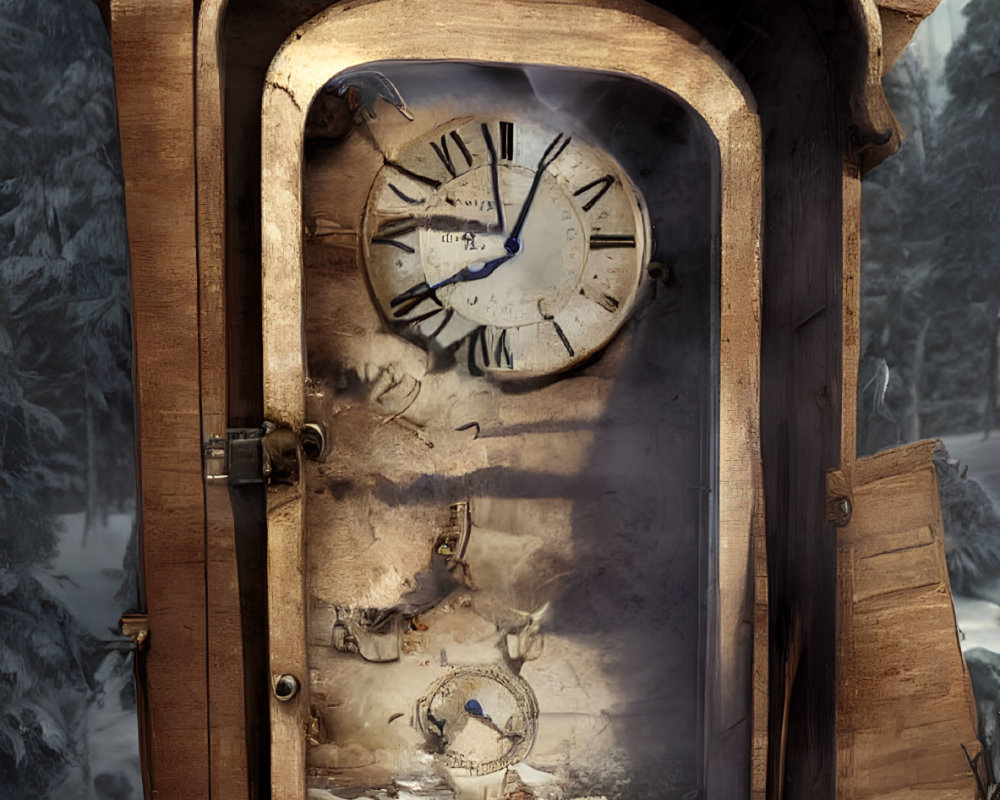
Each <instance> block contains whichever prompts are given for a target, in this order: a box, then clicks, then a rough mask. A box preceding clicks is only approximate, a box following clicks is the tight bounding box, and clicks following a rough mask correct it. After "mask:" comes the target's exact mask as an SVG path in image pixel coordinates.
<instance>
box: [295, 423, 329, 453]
mask: <svg viewBox="0 0 1000 800" xmlns="http://www.w3.org/2000/svg"><path fill="white" fill-rule="evenodd" d="M299 437H300V441H301V443H302V452H303V453H305V455H306V458H308V459H310V460H312V461H318V460H319V459H320V458H321V457H322V456H323V454H324V451H325V450H326V436H325V434H324V433H323V428H322V427H321V426H319V425H317V424H316V423H314V422H309V423H306V425H305V426H304V427H303V428H302V432H301V433H300V434H299Z"/></svg>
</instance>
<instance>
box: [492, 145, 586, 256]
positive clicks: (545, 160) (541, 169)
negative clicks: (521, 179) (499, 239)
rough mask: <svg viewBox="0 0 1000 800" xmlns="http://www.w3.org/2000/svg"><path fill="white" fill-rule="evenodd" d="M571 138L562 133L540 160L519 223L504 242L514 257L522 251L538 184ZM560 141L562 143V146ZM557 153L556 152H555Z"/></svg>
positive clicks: (518, 219)
mask: <svg viewBox="0 0 1000 800" xmlns="http://www.w3.org/2000/svg"><path fill="white" fill-rule="evenodd" d="M570 139H571V137H569V136H567V137H566V138H565V139H563V135H562V134H561V133H560V134H558V135H557V136H556V138H555V139H553V140H552V141H551V142H550V143H549V146H548V147H546V148H545V152H544V153H542V157H541V158H540V159H538V167H537V168H536V170H535V178H534V180H532V182H531V188H530V189H528V196H527V197H525V198H524V203H523V204H522V206H521V211H520V212H519V213H518V215H517V221H516V222H515V223H514V227H513V229H511V232H510V236H508V237H507V241H506V242H504V249H505V250H506V251H507V252H508V253H510V254H511V255H513V254H514V253H516V252H517V251H518V250H520V249H521V228H523V227H524V221H525V220H526V219H527V218H528V209H530V208H531V201H532V200H534V199H535V192H536V191H537V190H538V184H539V183H540V182H541V180H542V175H543V174H544V173H545V170H546V169H548V168H549V166H550V165H551V164H552V163H553V162H554V161H555V160H556V159H557V158H559V156H561V155H562V151H563V150H565V149H566V146H567V145H568V144H569V143H570ZM560 141H561V142H562V143H561V144H560ZM553 151H555V152H553Z"/></svg>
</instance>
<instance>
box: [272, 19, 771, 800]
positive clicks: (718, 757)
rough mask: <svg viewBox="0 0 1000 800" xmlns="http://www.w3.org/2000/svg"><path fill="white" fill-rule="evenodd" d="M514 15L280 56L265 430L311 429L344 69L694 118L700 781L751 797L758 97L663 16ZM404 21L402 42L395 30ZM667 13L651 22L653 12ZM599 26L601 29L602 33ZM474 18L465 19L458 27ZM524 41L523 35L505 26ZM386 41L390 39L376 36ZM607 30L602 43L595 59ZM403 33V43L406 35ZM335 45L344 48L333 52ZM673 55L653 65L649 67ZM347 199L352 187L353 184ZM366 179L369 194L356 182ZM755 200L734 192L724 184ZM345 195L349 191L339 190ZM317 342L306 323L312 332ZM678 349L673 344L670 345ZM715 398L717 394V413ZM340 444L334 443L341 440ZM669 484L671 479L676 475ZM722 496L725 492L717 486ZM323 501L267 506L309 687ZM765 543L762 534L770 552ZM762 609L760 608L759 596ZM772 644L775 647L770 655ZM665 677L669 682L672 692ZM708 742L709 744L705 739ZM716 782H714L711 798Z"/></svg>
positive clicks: (376, 22) (290, 44)
mask: <svg viewBox="0 0 1000 800" xmlns="http://www.w3.org/2000/svg"><path fill="white" fill-rule="evenodd" d="M505 9H506V7H498V8H497V13H495V14H493V15H490V17H488V18H484V17H483V16H482V15H481V14H479V13H478V12H477V11H476V10H475V9H474V8H471V7H470V8H469V9H468V10H467V11H466V12H465V14H463V13H461V12H460V9H458V8H452V9H451V10H450V16H451V19H452V20H453V22H454V23H455V24H458V25H461V31H462V32H461V35H455V33H456V32H455V31H451V32H448V33H444V32H442V31H441V29H440V27H439V26H438V25H437V24H436V23H435V22H434V21H433V20H434V16H433V13H432V8H431V7H430V6H427V7H422V6H420V4H419V3H418V4H414V3H413V2H408V3H406V4H405V11H404V7H403V4H398V3H394V2H392V0H389V2H380V3H373V4H369V5H365V6H363V7H360V8H356V9H350V10H342V9H339V8H337V7H332V8H330V9H328V10H327V11H324V12H322V13H321V14H319V15H317V16H316V17H314V18H312V19H311V20H310V21H309V22H307V23H306V24H305V25H303V26H301V27H300V28H299V29H298V30H297V31H296V32H295V33H294V34H293V35H292V36H291V37H289V39H287V40H286V43H285V44H284V45H283V46H282V48H281V49H279V51H278V53H277V55H276V56H275V58H274V60H273V62H272V64H271V66H270V68H269V70H268V79H267V83H266V87H265V92H264V98H263V108H262V162H261V163H262V176H263V180H264V185H265V187H266V188H265V191H264V192H263V194H262V202H261V225H262V268H263V298H264V301H263V320H264V327H263V348H264V365H265V368H264V376H263V384H264V403H265V416H266V418H267V419H269V420H272V421H274V422H276V423H277V424H279V425H281V426H286V427H288V428H290V429H292V430H299V429H301V428H302V426H303V425H304V424H305V423H307V422H308V421H310V420H309V418H308V415H307V409H308V405H307V397H306V391H307V378H308V377H309V370H308V368H307V363H306V343H305V341H304V340H303V335H302V331H303V322H302V320H303V319H306V318H307V316H308V315H307V311H306V310H305V309H304V308H303V300H304V298H306V297H307V296H309V292H308V291H307V287H306V286H305V285H304V273H305V272H306V270H307V266H306V265H305V260H304V251H303V242H304V240H305V238H304V236H303V233H304V231H303V219H304V214H303V212H304V207H303V201H304V194H305V191H304V189H303V182H302V178H301V176H303V175H306V176H308V175H309V171H308V168H307V167H306V166H305V165H304V163H303V158H304V153H305V149H304V148H303V137H304V132H305V127H306V120H307V117H308V110H309V107H310V104H311V102H312V100H313V98H315V97H316V95H317V94H318V93H319V92H320V91H321V90H322V89H323V87H324V86H326V85H327V83H328V82H329V81H330V80H331V78H334V77H335V76H338V75H340V74H341V73H343V72H344V71H345V70H349V69H351V68H354V67H358V66H360V65H366V64H370V63H372V62H383V61H392V62H398V61H408V60H417V61H419V60H424V59H426V58H427V57H428V56H434V57H435V58H441V57H444V58H446V59H448V60H454V61H461V62H487V63H499V64H505V63H506V64H531V65H538V66H547V67H555V68H563V69H583V70H596V71H602V72H608V73H617V74H623V75H627V76H631V77H633V78H634V79H637V80H640V81H643V82H646V83H650V84H653V85H654V86H656V87H658V88H659V89H660V90H661V91H663V92H666V93H669V94H670V95H672V96H673V97H675V98H677V99H678V100H680V102H681V103H682V104H683V105H684V106H687V107H689V108H690V109H691V110H692V111H693V113H694V114H695V115H697V117H699V118H700V120H701V121H702V124H703V126H704V127H705V129H707V131H708V132H709V133H710V136H711V138H712V139H714V145H715V147H716V148H717V152H716V153H714V154H713V160H714V161H715V164H716V165H717V174H716V175H715V176H713V177H714V178H715V181H714V182H713V183H714V185H713V186H712V187H711V189H712V192H713V194H714V196H715V200H714V207H715V209H716V211H715V212H714V216H715V217H716V219H717V222H716V226H715V227H716V232H715V236H716V237H717V239H716V241H717V242H718V248H717V250H716V252H715V253H713V254H712V255H713V257H714V259H715V260H716V262H717V264H718V266H717V269H718V273H719V275H720V276H721V281H720V283H719V287H720V289H719V290H720V292H721V295H720V297H719V299H718V309H719V311H718V315H719V316H718V326H719V327H718V331H717V333H716V334H715V336H716V337H717V338H716V341H717V342H718V355H717V359H718V365H719V366H718V372H717V374H718V381H719V384H718V388H717V390H716V391H717V395H716V396H717V398H718V410H717V415H718V417H717V418H718V423H717V425H718V427H717V434H716V435H717V440H716V441H717V444H716V447H717V448H718V456H717V460H716V462H715V463H716V464H717V470H718V473H717V477H716V476H712V477H714V478H715V480H714V481H710V483H709V487H711V486H712V483H714V484H715V486H717V487H718V488H717V493H716V497H717V506H715V507H714V508H711V504H710V510H709V516H710V517H712V518H713V519H714V520H717V522H716V523H715V524H712V525H709V526H707V529H706V531H705V533H706V534H707V538H708V542H707V543H706V556H707V561H708V564H707V568H706V569H705V573H706V574H705V580H704V581H703V586H702V591H703V595H704V603H705V608H706V613H705V615H704V619H703V621H702V625H703V631H701V632H699V633H701V635H702V637H703V641H704V647H703V650H704V657H703V662H702V669H703V673H704V689H703V695H702V699H701V704H700V708H701V714H702V715H703V716H702V726H703V730H704V733H703V735H704V744H703V745H702V747H701V748H699V749H700V752H701V758H702V759H703V763H702V766H701V769H700V770H699V772H700V773H701V774H700V776H699V778H698V784H699V785H700V788H701V790H703V791H705V792H707V796H710V797H711V796H719V797H722V796H733V794H734V793H737V794H743V793H746V792H747V791H748V789H749V786H748V784H747V780H748V778H749V776H750V775H751V774H760V769H757V770H753V771H752V770H751V769H750V759H751V755H752V752H753V751H752V726H753V725H754V721H755V720H756V722H757V724H758V725H759V726H760V727H762V725H763V715H764V711H763V708H760V707H758V708H757V709H756V714H755V713H754V707H753V700H754V697H755V695H754V693H753V692H752V691H751V679H752V676H753V675H755V674H756V675H763V674H764V673H765V671H766V670H765V667H764V664H763V656H762V651H761V650H758V651H757V653H758V656H757V658H758V663H757V664H756V670H755V669H754V646H755V639H754V636H753V626H752V625H747V622H749V621H750V619H751V618H752V615H753V613H754V602H755V597H754V588H755V583H754V582H753V581H752V580H751V576H752V574H753V568H754V558H753V556H754V543H755V538H754V534H755V532H756V533H758V534H759V532H760V531H761V530H762V524H763V523H762V505H761V504H760V503H759V502H757V503H755V502H754V496H755V491H756V490H757V488H756V487H759V485H760V483H759V480H758V479H757V477H756V476H757V474H758V470H759V463H760V461H759V452H758V449H757V448H758V445H757V442H758V440H759V437H758V433H757V422H756V420H757V385H758V383H757V381H758V377H757V376H758V371H759V366H758V361H757V355H756V354H757V352H758V349H759V348H758V344H757V337H758V320H759V305H758V304H759V298H758V297H757V296H756V293H755V292H750V293H748V292H746V291H745V289H740V290H737V288H736V287H748V286H749V287H757V286H759V252H760V245H759V243H760V216H759V209H760V199H759V197H760V195H759V192H760V188H759V187H760V134H759V124H758V121H757V118H756V116H755V115H754V113H753V111H752V109H751V105H750V101H749V100H748V98H747V96H746V94H745V93H744V91H743V87H742V86H740V85H739V84H738V83H737V82H735V81H734V80H733V79H732V78H731V77H730V76H729V75H728V74H727V73H726V71H725V69H724V68H723V67H722V66H721V65H720V63H719V61H717V60H716V58H715V57H713V55H712V54H711V53H709V52H706V51H704V50H702V49H699V48H697V47H696V46H694V45H693V44H692V43H691V42H690V41H689V40H688V39H687V38H685V37H684V36H683V35H682V34H681V33H678V32H676V31H675V30H674V29H673V28H672V27H669V26H668V25H666V24H663V23H669V22H671V21H672V20H669V19H668V18H665V17H661V18H660V19H659V20H657V19H655V16H654V18H652V19H649V18H646V19H643V18H641V17H636V16H631V15H628V16H627V17H622V15H623V13H624V12H621V11H618V10H616V9H605V8H582V7H581V8H574V7H572V6H563V5H551V6H550V5H543V6H539V7H538V8H537V9H535V13H534V14H533V18H532V24H531V25H530V26H526V25H524V23H523V22H522V21H521V16H520V13H519V11H520V10H519V9H515V8H510V9H506V10H505ZM404 13H405V14H406V15H407V18H408V19H412V20H413V23H412V24H409V25H407V26H405V32H404V30H403V29H400V28H398V27H394V26H393V22H392V20H393V19H394V18H397V17H398V15H400V14H404ZM651 16H653V15H651ZM595 17H603V18H604V19H603V23H604V24H602V25H595ZM463 18H464V19H467V20H468V23H467V24H464V25H463V24H462V23H461V22H459V20H461V19H463ZM515 29H516V30H519V31H520V34H519V36H517V37H516V38H512V37H510V36H509V35H505V31H510V30H515ZM371 30H382V31H385V35H384V36H380V37H377V38H373V37H371V36H370V35H369V32H370V31H371ZM598 30H599V31H600V32H601V33H600V37H599V39H600V42H601V46H600V47H599V48H598V47H593V48H591V47H583V46H581V42H582V41H588V40H593V37H594V36H595V31H598ZM392 31H398V33H396V34H394V33H392ZM331 41H336V42H337V47H336V48H333V47H330V45H329V42H331ZM651 53H655V54H657V56H656V57H653V58H650V54H651ZM342 179H343V180H345V183H346V185H347V187H348V188H350V186H351V183H352V181H351V179H350V178H348V177H347V176H346V175H345V176H343V178H342ZM357 180H358V181H360V182H361V183H362V184H364V183H367V180H370V179H366V178H363V177H360V176H359V177H358V178H357ZM736 186H739V187H740V189H741V190H740V191H739V192H737V191H733V190H730V191H726V187H736ZM330 189H331V192H332V191H334V187H330ZM306 330H307V334H308V325H307V328H306ZM665 344H666V343H665ZM704 401H705V400H704V399H703V402H704ZM334 439H336V437H335V436H334ZM668 480H669V478H668ZM709 491H711V488H710V489H709ZM308 496H309V495H308V493H307V492H306V491H303V489H302V488H300V486H298V485H295V484H293V485H287V486H274V487H272V489H271V490H269V493H268V509H269V510H268V541H269V544H268V581H269V614H270V634H271V641H270V651H271V672H272V674H274V675H278V674H291V675H295V676H305V675H308V674H309V670H310V667H311V664H310V659H309V656H308V653H307V647H306V644H307V642H309V641H311V640H312V639H311V638H310V634H313V635H314V632H312V631H307V629H306V620H307V618H308V617H309V614H310V612H311V610H312V609H311V608H310V602H309V594H308V592H307V588H306V585H305V583H304V580H303V577H304V576H305V575H308V574H309V573H310V570H311V567H310V565H309V561H308V555H307V554H308V552H309V545H308V543H307V539H308V534H307V531H309V530H310V524H311V523H310V522H309V521H308V513H309V512H308V509H309V505H308V501H307V497H308ZM759 540H760V537H759V536H758V537H757V540H756V541H757V542H758V544H759ZM758 599H759V598H758ZM757 645H758V647H759V641H758V642H757ZM668 679H669V678H668V676H664V680H668ZM299 680H300V681H301V682H302V684H303V688H302V690H301V691H300V693H299V695H298V696H296V697H295V698H294V699H292V700H291V701H289V702H279V701H277V700H276V701H275V702H274V703H273V705H272V713H271V742H272V782H273V785H274V786H275V787H276V788H277V787H281V789H280V792H281V796H287V797H304V794H302V793H304V791H305V785H304V782H303V775H304V773H305V767H306V763H307V755H306V742H305V739H304V738H303V737H302V736H301V733H300V732H301V731H302V729H303V726H307V725H308V716H309V713H310V697H309V692H308V687H307V686H306V685H305V684H306V681H305V679H304V678H299ZM692 738H695V737H692ZM713 784H714V785H713Z"/></svg>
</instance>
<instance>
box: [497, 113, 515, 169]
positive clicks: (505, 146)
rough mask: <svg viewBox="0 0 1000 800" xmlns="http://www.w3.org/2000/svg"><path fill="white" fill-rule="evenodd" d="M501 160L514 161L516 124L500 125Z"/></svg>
mask: <svg viewBox="0 0 1000 800" xmlns="http://www.w3.org/2000/svg"><path fill="white" fill-rule="evenodd" d="M500 158H504V159H506V160H507V161H512V160H513V159H514V123H513V122H501V123H500Z"/></svg>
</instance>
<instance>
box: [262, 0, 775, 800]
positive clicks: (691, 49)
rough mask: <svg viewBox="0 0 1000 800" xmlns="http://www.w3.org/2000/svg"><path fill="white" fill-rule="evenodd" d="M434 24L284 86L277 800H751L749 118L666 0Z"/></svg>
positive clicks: (752, 156)
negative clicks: (414, 799) (283, 447)
mask: <svg viewBox="0 0 1000 800" xmlns="http://www.w3.org/2000/svg"><path fill="white" fill-rule="evenodd" d="M444 12H445V9H444V7H443V6H442V4H440V3H435V2H429V1H426V2H425V1H422V0H421V1H418V2H414V1H413V0H409V1H408V2H405V3H403V2H399V0H381V1H380V2H375V3H369V4H364V5H361V6H358V7H355V8H350V9H340V8H337V7H332V8H330V9H328V10H327V11H325V12H323V13H321V14H319V15H318V16H317V17H314V18H313V19H312V20H310V21H309V22H308V23H306V24H305V25H302V26H301V27H300V28H299V29H298V30H297V31H296V32H295V33H294V34H293V35H292V36H291V37H290V38H289V39H288V40H287V41H286V43H285V45H284V46H283V47H282V48H281V49H280V50H279V52H278V54H277V56H276V57H275V59H274V60H273V62H272V64H271V67H270V70H269V75H268V80H267V83H266V88H265V93H264V103H263V112H262V113H263V116H262V126H263V142H262V185H263V193H262V204H261V207H262V239H263V242H262V243H263V275H264V277H263V298H264V300H263V320H264V388H265V398H264V402H265V416H266V418H267V419H268V420H269V421H271V422H273V423H274V424H276V425H277V426H278V427H279V429H280V428H287V429H289V430H290V431H294V432H299V431H303V430H305V431H307V434H308V435H307V439H309V441H310V445H309V446H308V447H306V448H305V450H306V454H307V456H308V457H307V458H301V459H300V463H289V464H283V465H281V464H276V465H275V467H274V469H275V472H274V473H272V484H271V486H270V488H269V490H268V512H267V525H268V583H269V617H270V653H271V655H270V663H271V673H272V681H273V688H274V699H273V702H272V708H271V751H272V784H273V792H274V795H273V796H274V797H275V798H296V799H298V798H305V797H306V795H307V792H308V796H309V797H323V798H331V800H332V798H340V797H357V796H368V797H375V796H383V794H385V793H388V792H402V791H410V792H412V793H414V796H417V794H419V796H433V797H442V798H444V797H462V798H470V799H471V798H502V797H511V796H545V795H544V794H541V795H539V794H529V792H534V793H539V792H545V791H549V792H552V791H556V792H558V793H559V794H558V796H565V797H585V796H594V795H605V796H607V797H628V798H630V799H631V800H638V798H647V797H648V798H654V797H655V798H666V797H670V798H678V800H679V799H680V798H691V797H718V798H723V797H725V798H734V797H739V796H747V797H748V796H749V795H750V789H751V785H750V783H751V782H750V775H751V769H750V764H751V758H752V756H753V752H752V735H753V726H754V724H755V721H756V723H762V719H761V714H763V713H764V712H763V711H762V709H761V708H760V707H757V706H755V705H754V704H753V695H752V691H751V676H752V674H753V663H754V637H753V629H754V626H753V624H752V622H753V613H754V599H755V598H754V596H753V592H754V583H753V582H752V580H751V576H752V574H753V547H754V538H753V536H754V532H755V531H760V530H761V510H760V504H759V502H757V492H758V490H759V484H758V483H757V481H756V480H755V476H756V475H757V474H758V470H759V454H758V450H757V385H758V374H757V373H758V302H759V301H758V296H757V291H758V290H757V287H758V285H759V280H758V250H759V246H758V242H759V219H760V217H759V185H760V184H759V181H760V139H759V128H758V123H757V119H756V117H755V115H754V114H753V113H752V111H751V107H750V101H749V100H748V98H747V97H746V95H745V93H744V92H743V91H741V88H740V87H739V86H738V85H737V84H736V83H734V81H733V80H732V79H731V78H730V77H729V76H728V74H727V73H726V71H725V69H724V68H723V66H722V65H720V63H719V60H718V59H717V58H715V57H713V56H712V55H711V54H710V53H708V52H706V51H705V50H704V49H701V48H699V47H698V45H697V44H694V43H692V41H691V40H690V38H689V36H688V34H687V32H685V31H684V30H682V29H679V26H678V25H677V23H676V22H675V21H674V20H673V19H672V18H670V17H668V16H666V15H664V14H662V13H660V12H654V11H653V10H652V9H648V8H646V7H645V6H642V7H637V8H636V9H632V10H629V11H623V10H616V9H607V8H594V7H590V6H585V5H582V4H581V5H576V4H548V3H537V4H533V3H532V4H527V5H525V4H521V5H519V6H518V7H517V8H516V9H514V8H512V7H509V6H507V5H500V6H491V7H490V11H489V13H488V14H484V13H483V7H482V6H481V5H479V4H475V3H462V2H460V3H458V4H455V3H450V4H448V6H447V9H446V13H444ZM400 20H405V24H400ZM373 31H379V34H378V35H377V36H373V35H372V32H373ZM276 479H277V480H276ZM758 653H759V651H758ZM765 659H766V656H765ZM759 677H760V676H759V673H758V678H759ZM626 787H627V788H626ZM518 791H520V792H523V794H521V795H518V794H516V792H518ZM380 792H381V793H383V794H379V793H380ZM386 796H388V795H386ZM393 796H395V795H393Z"/></svg>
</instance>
